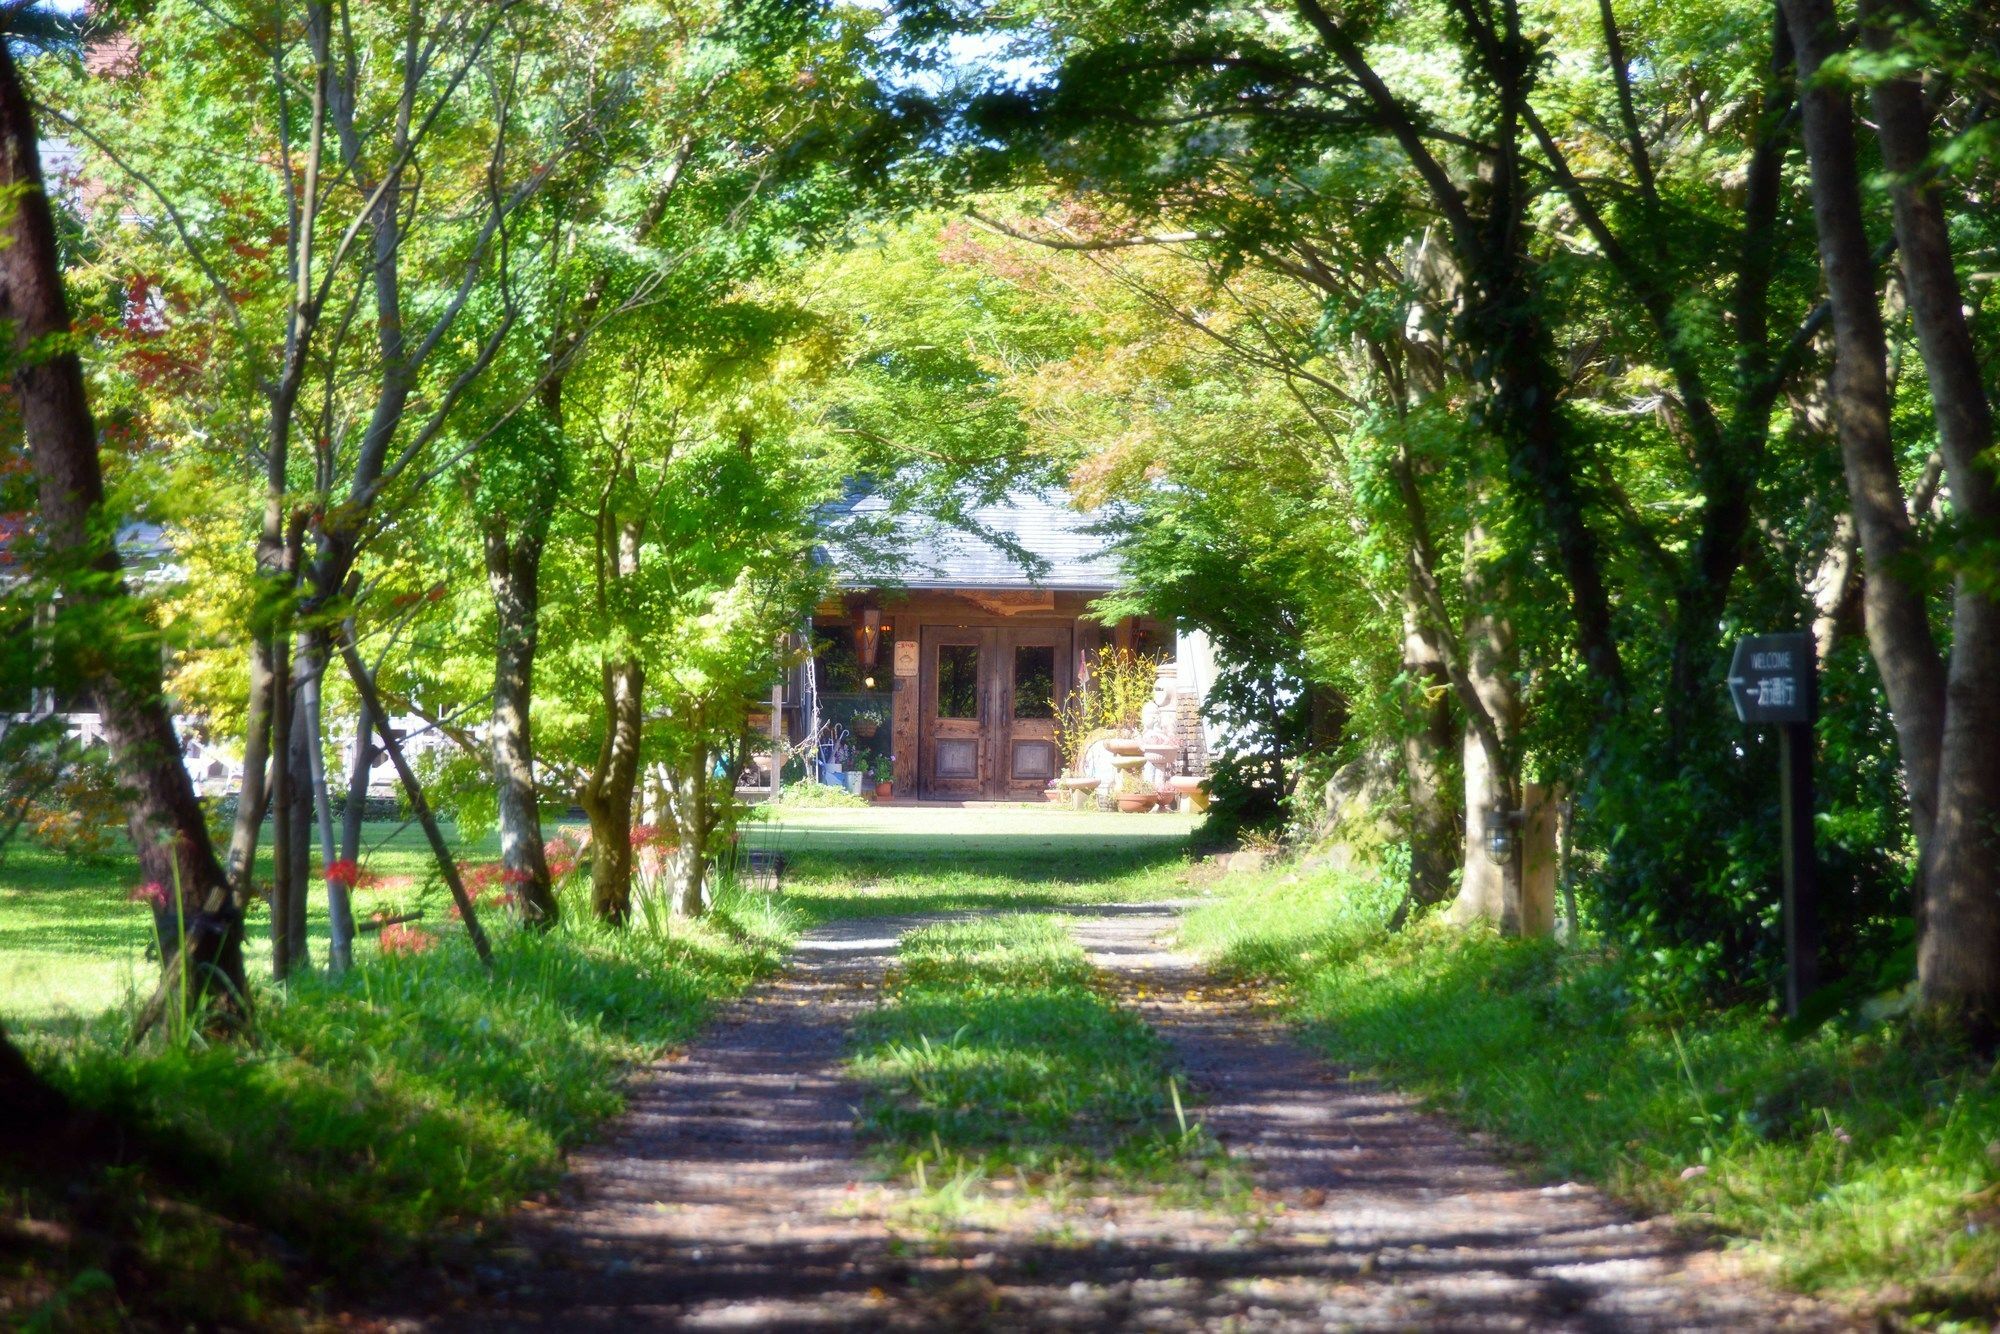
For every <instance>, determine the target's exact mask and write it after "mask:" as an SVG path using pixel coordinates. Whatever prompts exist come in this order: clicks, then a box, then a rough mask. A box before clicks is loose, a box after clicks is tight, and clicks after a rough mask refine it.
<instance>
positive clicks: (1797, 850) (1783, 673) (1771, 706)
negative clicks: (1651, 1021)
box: [1729, 634, 1819, 1019]
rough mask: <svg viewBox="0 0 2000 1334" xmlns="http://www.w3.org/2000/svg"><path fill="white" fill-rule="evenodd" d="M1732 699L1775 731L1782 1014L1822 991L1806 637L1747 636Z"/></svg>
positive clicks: (1815, 701) (1813, 693) (1735, 662)
mask: <svg viewBox="0 0 2000 1334" xmlns="http://www.w3.org/2000/svg"><path fill="white" fill-rule="evenodd" d="M1729 694H1730V698H1731V699H1732V701H1733V702H1734V703H1735V705H1736V716H1737V718H1738V719H1739V720H1741V721H1743V722H1746V723H1775V724H1777V726H1778V773H1779V778H1778V782H1779V791H1778V801H1779V806H1778V809H1779V829H1780V836H1781V838H1782V840H1783V857H1784V871H1785V901H1784V911H1783V922H1782V927H1783V931H1784V934H1785V1014H1786V1016H1787V1017H1788V1018H1794V1019H1795V1018H1797V1017H1798V1014H1799V1007H1800V1005H1801V1003H1802V1002H1803V1001H1804V1000H1805V998H1806V997H1807V996H1810V995H1811V994H1812V993H1813V991H1814V990H1815V989H1817V988H1818V986H1819V876H1818V862H1817V861H1816V860H1815V858H1814V856H1813V771H1812V770H1813V726H1812V725H1813V719H1814V718H1815V717H1817V716H1818V714H1819V663H1818V655H1817V652H1816V650H1815V648H1814V645H1813V637H1812V636H1811V635H1807V634H1784V635H1747V636H1745V637H1744V638H1742V639H1739V640H1738V641H1737V642H1736V654H1735V656H1734V657H1733V658H1731V659H1730V661H1729Z"/></svg>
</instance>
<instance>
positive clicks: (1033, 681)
mask: <svg viewBox="0 0 2000 1334" xmlns="http://www.w3.org/2000/svg"><path fill="white" fill-rule="evenodd" d="M1055 694H1056V650H1055V645H1053V644H1022V645H1019V646H1018V647H1016V648H1015V650H1014V716H1015V717H1016V718H1053V717H1055V716H1056V703H1055Z"/></svg>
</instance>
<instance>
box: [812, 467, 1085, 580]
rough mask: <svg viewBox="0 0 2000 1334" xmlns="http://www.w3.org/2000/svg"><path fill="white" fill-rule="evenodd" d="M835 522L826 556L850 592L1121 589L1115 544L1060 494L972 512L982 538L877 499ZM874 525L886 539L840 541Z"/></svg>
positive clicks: (863, 500)
mask: <svg viewBox="0 0 2000 1334" xmlns="http://www.w3.org/2000/svg"><path fill="white" fill-rule="evenodd" d="M836 514H837V515H838V516H839V519H840V520H841V521H840V522H838V523H836V524H835V525H834V526H833V528H832V530H831V531H829V533H828V539H827V543H826V551H825V555H826V558H827V559H829V560H831V561H832V562H833V564H834V566H835V567H836V569H837V570H838V572H839V578H840V583H841V585H842V586H843V587H846V588H872V587H877V586H881V585H893V586H900V587H903V588H1037V589H1052V590H1056V591H1060V592H1082V593H1107V592H1110V591H1111V590H1112V589H1114V588H1116V587H1118V585H1119V583H1120V572H1119V565H1118V560H1117V557H1116V556H1114V555H1112V554H1111V553H1110V552H1109V551H1108V550H1107V546H1108V544H1109V542H1110V539H1109V538H1108V537H1106V536H1105V535H1104V534H1102V533H1094V532H1091V531H1089V529H1090V527H1091V525H1093V524H1094V523H1096V522H1097V521H1098V517H1099V516H1097V515H1095V514H1089V513H1084V512H1082V511H1080V510H1077V509H1075V508H1074V507H1072V506H1071V505H1070V503H1069V498H1068V497H1067V496H1066V495H1064V494H1062V493H1061V492H1058V491H1048V492H1035V491H1025V490H1024V491H1016V492H1013V493H1011V494H1010V495H1008V496H1007V497H1006V498H1005V499H1003V500H1001V501H998V502H996V503H993V504H984V505H972V506H968V507H967V509H966V511H965V516H966V518H967V520H968V521H969V526H970V527H972V528H975V529H977V530H978V531H977V532H968V531H966V530H964V529H962V528H959V527H956V526H953V525H949V524H945V523H943V522H941V521H939V520H936V519H933V518H929V517H927V516H924V515H915V514H903V515H900V516H895V515H892V514H891V511H890V506H889V501H888V500H887V499H886V498H884V497H883V496H881V495H879V494H873V493H871V494H864V495H862V496H860V497H858V498H856V499H854V500H852V501H851V502H849V503H847V504H844V505H841V506H838V507H837V508H836ZM870 525H872V526H876V527H886V528H887V530H888V535H887V536H886V537H881V536H877V537H874V538H871V539H853V540H850V539H849V538H847V537H844V536H842V535H840V534H841V532H842V530H846V529H854V528H857V527H866V526H870ZM982 534H990V535H991V536H990V537H989V536H984V535H982ZM994 539H1000V540H999V541H996V540H994ZM1008 541H1011V542H1012V543H1014V544H1015V545H1017V546H1018V547H1020V549H1021V550H1022V551H1024V552H1026V553H1028V554H1029V555H1030V556H1032V557H1037V558H1039V560H1038V561H1037V562H1036V565H1037V568H1034V569H1030V568H1029V565H1028V564H1027V563H1025V562H1023V561H1022V560H1021V559H1019V558H1018V557H1017V555H1016V554H1015V553H1014V552H1012V551H1009V550H1008V549H1007V548H1006V546H1004V545H1003V544H1002V543H1003V542H1008Z"/></svg>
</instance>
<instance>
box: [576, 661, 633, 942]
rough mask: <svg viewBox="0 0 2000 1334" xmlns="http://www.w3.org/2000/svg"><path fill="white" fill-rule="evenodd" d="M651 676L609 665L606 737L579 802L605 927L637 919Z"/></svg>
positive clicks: (594, 894) (594, 896)
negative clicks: (636, 829) (641, 784)
mask: <svg viewBox="0 0 2000 1334" xmlns="http://www.w3.org/2000/svg"><path fill="white" fill-rule="evenodd" d="M645 684H646V673H645V668H644V667H642V666H641V665H640V664H639V662H638V661H637V660H636V659H633V658H621V659H618V660H616V661H613V662H607V663H606V664H604V683H603V687H602V698H603V703H604V733H603V736H602V737H601V738H600V740H599V742H598V748H597V763H596V765H595V766H594V767H593V768H592V769H591V772H590V776H589V778H588V779H586V780H585V782H584V785H583V790H582V792H581V793H580V794H579V799H580V801H581V804H582V806H583V810H584V814H585V815H587V816H589V817H590V906H591V910H592V911H593V912H594V913H596V915H597V916H598V917H599V918H600V919H601V920H603V921H606V922H611V923H614V924H618V925H622V924H623V923H624V922H625V921H626V920H627V919H628V918H630V917H631V915H632V800H633V796H634V794H635V789H636V787H637V783H638V778H639V733H640V727H641V724H642V722H643V713H642V709H643V699H644V693H645Z"/></svg>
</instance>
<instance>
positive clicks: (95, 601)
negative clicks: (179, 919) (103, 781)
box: [0, 41, 250, 1060]
mask: <svg viewBox="0 0 2000 1334" xmlns="http://www.w3.org/2000/svg"><path fill="white" fill-rule="evenodd" d="M0 190H4V192H5V193H6V196H7V197H8V198H9V199H10V200H12V201H13V204H12V217H11V218H9V220H8V223H7V233H6V239H5V244H4V245H0V317H4V318H5V319H6V320H7V322H8V323H9V324H10V325H11V326H12V330H13V339H12V348H11V351H12V356H11V358H10V361H11V363H12V365H11V369H12V387H13V391H14V395H15V397H16V399H17V401H18V403H19V407H20V413H21V423H22V428H23V433H24V435H25V436H26V439H27V444H28V449H29V453H30V455H31V457H32V459H33V464H34V471H35V476H36V480H37V484H38V491H39V501H40V505H39V519H40V531H39V532H38V533H37V540H38V545H39V547H40V550H39V551H38V553H37V559H36V565H37V567H38V569H37V571H36V573H37V575H38V578H39V580H40V584H39V587H38V589H37V592H38V593H39V594H40V595H41V596H42V597H43V598H44V599H45V600H46V601H48V602H50V603H52V604H53V605H54V606H55V607H56V609H57V610H56V612H55V615H54V616H53V617H52V618H51V619H52V621H53V624H52V626H51V638H52V640H53V641H54V649H53V652H52V654H51V656H52V658H54V659H55V660H56V661H57V662H59V663H60V669H61V670H62V671H63V673H64V675H65V676H66V677H67V678H68V679H72V680H79V681H83V682H87V683H88V684H89V686H90V688H91V692H92V694H93V696H94V697H95V699H96V702H97V707H98V711H99V713H100V715H101V716H102V718H103V721H104V729H105V733H106V736H107V737H108V738H109V740H110V744H111V750H112V754H113V756H114V757H115V758H116V760H117V763H118V766H119V770H120V777H121V778H122V780H123V782H124V784H125V786H126V788H127V790H128V791H129V792H130V794H131V796H130V799H129V801H130V804H129V814H128V817H127V828H128V830H129V832H130V834H131V837H132V845H133V850H134V851H135V852H136V853H137V855H138V859H139V866H140V871H141V874H142V875H143V876H145V878H146V880H147V882H148V884H149V885H150V886H151V892H152V893H155V894H157V895H159V896H161V897H163V898H170V899H171V900H172V901H174V902H176V903H177V904H179V905H183V910H182V914H177V915H184V916H185V919H186V922H187V927H186V931H185V932H184V933H183V934H181V935H180V936H179V937H178V938H177V939H174V940H172V941H171V942H170V944H169V948H168V950H167V951H166V953H167V954H168V956H169V958H168V961H167V962H168V967H167V970H166V974H165V976H166V980H165V981H163V982H162V984H161V989H160V993H159V994H158V995H157V996H156V997H155V998H154V1000H153V1002H152V1004H151V1005H150V1006H149V1007H148V1010H147V1014H146V1016H145V1017H144V1018H143V1019H142V1026H143V1025H145V1024H147V1023H150V1022H151V1021H152V1020H153V1019H156V1018H157V1017H158V1014H159V1012H160V1010H161V1008H162V1007H163V1006H165V1005H166V1004H169V1003H173V1002H174V1001H175V1000H176V999H177V998H176V996H175V995H174V994H173V991H172V986H173V983H174V982H175V981H176V980H178V981H179V984H180V988H181V990H182V992H183V994H181V995H180V996H179V997H178V1000H179V1002H180V1003H181V1004H184V1005H188V1006H193V1005H194V1004H196V1003H197V998H198V996H199V995H201V994H203V993H207V992H208V991H209V990H210V987H211V984H212V982H220V984H221V990H222V993H223V994H222V995H221V996H220V997H219V999H220V1000H221V1001H222V1002H223V1004H224V1005H226V1006H228V1007H230V1008H233V1009H235V1010H237V1011H238V1012H239V1013H243V1014H247V1011H248V1007H249V1004H250V998H249V988H248V986H247V984H246V981H245V978H244V973H243V955H242V904H241V901H240V899H239V897H238V896H237V895H236V894H235V893H234V892H233V891H232V889H231V887H230V885H229V883H228V881H227V880H226V879H225V877H224V876H223V873H222V867H221V865H220V864H219V863H218V861H217V860H216V856H215V851H214V848H213V846H212V845H211V843H210V841H209V835H208V826H207V824H206V822H205V821H204V820H203V819H202V814H201V808H200V806H199V805H198V804H197V803H196V801H195V795H194V787H193V784H192V783H191V782H190V781H189V780H188V775H187V769H186V767H185V766H184V765H183V764H182V762H181V748H180V742H179V738H178V736H177V735H176V733H175V729H174V722H173V717H172V715H171V714H170V713H169V712H168V710H167V703H166V697H165V693H164V691H163V689H162V686H161V679H160V663H159V658H158V656H157V649H156V647H155V645H154V643H153V640H152V637H151V636H150V635H146V634H143V633H142V634H137V635H135V634H133V633H132V631H133V629H134V628H135V627H139V626H143V624H144V615H143V613H142V612H141V610H140V608H139V607H138V605H137V604H136V602H135V601H134V600H133V598H132V596H131V594H130V592H129V590H128V589H127V587H126V585H125V580H124V572H123V569H122V563H121V561H120V558H119V554H118V548H117V544H116V516H114V515H111V514H108V513H106V511H105V505H104V499H105V492H104V476H103V470H102V467H101V465H100V463H99V460H98V438H97V426H96V423H95V422H94V421H93V420H92V417H91V412H90V404H89V400H88V397H87V395H86V392H85V386H84V379H83V366H82V363H81V361H80V360H79V359H78V357H77V354H76V351H75V348H74V346H73V344H72V342H71V333H72V331H71V327H70V316H69V307H68V301H67V299H66V297H65V294H64V290H63V278H62V265H61V260H60V257H59V255H58V253H57V250H56V230H55V219H54V215H53V213H52V211H51V208H50V203H49V198H48V193H47V188H46V185H45V183H44V178H43V175H42V168H41V157H40V148H39V142H38V139H37V135H36V129H35V119H34V112H33V109H32V107H31V105H30V103H29V100H28V95H27V92H26V90H25V89H24V88H23V87H22V84H21V79H20V75H19V73H18V71H17V70H16V68H15V64H14V58H13V54H12V51H11V50H10V49H9V48H8V45H7V43H6V42H4V41H0ZM189 909H191V911H189ZM197 982H198V984H199V986H198V988H197V987H196V986H195V984H196V983H197ZM13 1054H14V1053H13V1049H12V1047H11V1046H7V1047H6V1048H5V1049H4V1051H0V1056H5V1057H6V1058H8V1059H9V1060H11V1059H12V1058H13Z"/></svg>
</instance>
